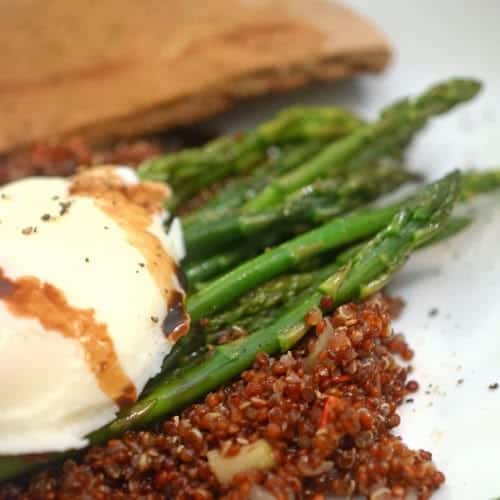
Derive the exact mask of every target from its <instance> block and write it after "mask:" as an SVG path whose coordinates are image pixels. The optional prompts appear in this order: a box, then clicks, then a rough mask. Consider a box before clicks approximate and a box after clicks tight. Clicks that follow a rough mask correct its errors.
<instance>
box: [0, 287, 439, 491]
mask: <svg viewBox="0 0 500 500" xmlns="http://www.w3.org/2000/svg"><path fill="white" fill-rule="evenodd" d="M389 305H390V303H389V302H388V301H387V300H386V299H384V298H383V297H381V296H378V297H376V298H374V299H372V300H370V301H368V302H365V303H362V304H348V305H345V306H342V307H340V308H338V309H337V310H336V311H335V312H334V314H333V315H332V316H331V317H330V318H329V321H330V322H331V325H333V335H332V337H331V339H330V342H329V344H328V346H327V349H325V350H324V351H323V353H324V354H322V355H321V356H319V359H318V360H317V362H316V364H315V366H314V368H313V369H312V371H310V372H309V373H306V372H305V370H304V364H303V361H304V357H305V356H306V355H307V354H308V353H309V352H310V348H311V347H312V345H313V344H314V342H313V340H314V336H315V335H320V336H321V335H324V334H325V330H324V329H321V328H320V329H319V330H321V332H319V333H311V334H310V335H311V338H310V339H309V340H306V341H305V342H304V343H303V345H302V346H299V347H298V348H296V349H295V350H294V351H293V352H290V353H288V354H285V355H283V356H281V357H279V358H276V359H274V358H270V357H268V356H267V355H265V354H259V355H258V356H257V359H256V361H255V364H254V366H253V367H252V369H250V370H247V371H246V372H244V373H243V374H242V375H241V377H240V378H239V379H237V380H236V381H235V382H233V383H232V384H231V385H228V386H227V387H223V388H221V389H219V390H218V391H216V392H213V393H211V394H209V395H207V397H206V398H205V400H204V402H201V403H198V404H194V405H192V406H190V407H188V408H186V409H185V410H184V411H183V412H182V413H180V415H178V416H175V417H172V418H169V419H168V420H165V421H164V422H163V423H161V424H158V425H157V426H156V427H155V428H154V429H152V430H149V431H143V432H129V433H127V434H126V435H125V436H124V437H123V439H120V440H112V441H109V442H108V443H107V444H106V445H105V446H102V447H93V448H91V449H90V450H88V451H87V452H85V453H84V455H83V457H82V458H81V459H80V460H79V461H77V462H74V461H70V460H68V461H66V462H65V463H64V465H63V466H62V467H60V468H57V469H53V470H50V471H44V472H41V473H39V474H37V475H35V476H33V477H32V478H30V479H28V480H25V482H22V481H19V482H10V483H5V484H3V485H2V486H0V499H1V500H7V499H9V500H10V499H42V498H43V499H54V500H55V499H60V500H66V499H89V498H96V499H131V498H132V499H134V498H137V499H138V498H142V499H149V500H154V499H163V498H174V499H186V500H187V499H192V500H204V499H214V498H225V499H231V500H241V499H245V498H248V497H249V496H250V495H257V494H261V495H262V494H263V493H266V492H267V493H271V494H272V495H274V497H275V498H277V499H283V500H285V499H286V500H288V499H296V498H310V499H314V500H320V499H323V498H325V497H324V496H323V495H327V494H329V493H333V494H335V495H344V496H348V495H351V494H362V495H366V496H370V495H371V497H370V498H373V499H377V500H382V499H384V500H385V499H392V498H395V499H396V498H404V497H405V495H406V494H407V493H408V492H409V491H413V492H414V493H416V494H417V496H418V498H419V499H426V498H429V497H430V495H431V494H432V493H433V492H434V491H435V490H436V489H437V488H439V486H440V485H441V484H442V483H443V481H444V475H443V474H442V473H441V472H440V471H438V470H437V469H436V468H435V466H434V464H433V463H432V456H431V454H430V453H429V452H426V451H423V450H418V451H412V450H410V449H408V448H407V447H406V445H405V444H403V442H402V441H401V440H400V438H398V437H396V436H394V435H393V434H392V433H391V430H392V429H393V428H394V427H395V426H397V425H398V424H399V421H400V418H399V415H398V414H397V413H396V411H397V408H398V407H399V406H400V405H401V404H402V403H403V401H404V399H405V396H407V394H408V393H409V392H412V391H414V390H416V389H417V388H418V385H417V384H416V383H413V382H412V381H408V380H407V377H408V369H407V368H405V367H403V366H401V365H399V364H398V363H397V361H396V358H395V355H399V356H402V357H403V358H405V359H407V358H411V355H412V351H411V350H410V349H409V348H408V346H407V345H406V343H405V341H404V339H403V338H402V337H401V336H395V335H393V334H392V329H391V328H390V317H389ZM315 323H316V321H315ZM315 330H316V329H314V328H313V329H312V332H314V331H315ZM330 333H331V332H330ZM258 439H265V440H267V441H268V443H269V444H270V445H271V446H272V448H273V451H274V454H275V461H276V466H275V467H274V468H273V469H271V470H267V471H253V472H252V471H251V472H247V473H245V474H239V475H237V476H235V477H234V478H233V480H232V482H231V483H230V484H228V485H222V484H220V483H219V482H218V481H217V479H216V477H215V476H214V474H213V472H212V471H211V469H210V467H209V465H208V462H207V458H206V453H207V451H209V450H213V449H219V450H224V454H225V455H226V456H232V455H235V454H237V453H238V451H239V449H240V447H241V446H244V445H246V444H248V443H252V442H255V441H256V440H258ZM254 498H257V496H255V497H254ZM258 498H264V497H262V496H261V497H258Z"/></svg>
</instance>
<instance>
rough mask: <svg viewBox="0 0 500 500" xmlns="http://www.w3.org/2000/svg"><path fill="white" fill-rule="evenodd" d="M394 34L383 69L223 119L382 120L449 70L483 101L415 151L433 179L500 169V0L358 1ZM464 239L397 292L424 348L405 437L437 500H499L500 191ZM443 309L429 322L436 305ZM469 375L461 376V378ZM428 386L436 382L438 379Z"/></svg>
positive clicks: (404, 278) (355, 2) (442, 249)
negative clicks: (432, 473) (479, 84)
mask: <svg viewBox="0 0 500 500" xmlns="http://www.w3.org/2000/svg"><path fill="white" fill-rule="evenodd" d="M346 3H347V4H350V5H352V6H353V7H354V8H356V9H357V10H358V11H359V12H364V13H365V14H366V15H367V16H369V17H370V18H371V19H373V20H374V21H376V22H377V23H378V24H379V26H380V27H381V28H382V29H383V30H384V31H385V32H386V33H387V35H388V36H389V38H390V39H391V40H392V42H393V43H394V46H395V47H396V49H397V57H396V59H395V61H394V63H393V65H392V66H391V68H390V70H389V71H387V72H386V73H385V74H384V75H383V76H379V77H365V78H359V79H357V80H355V81H354V82H352V81H351V82H344V83H341V84H336V85H333V86H332V85H330V86H317V87H316V88H314V89H312V90H310V91H301V92H296V93H294V94H293V95H292V96H287V97H277V98H265V99H262V101H261V103H260V105H257V106H256V105H254V104H253V105H251V106H247V107H243V108H240V109H239V111H238V112H237V113H230V114H228V115H226V116H225V117H224V118H223V119H222V120H219V122H220V123H222V124H223V125H224V126H225V127H228V128H231V129H239V128H245V127H247V126H250V125H252V124H254V123H256V122H258V121H260V120H262V119H263V118H265V117H267V116H269V115H271V114H272V113H273V112H274V111H275V110H276V109H279V108H281V107H284V106H285V105H288V104H290V103H297V102H302V103H340V104H342V105H347V106H350V107H352V108H354V109H356V110H359V111H361V112H363V113H364V114H365V115H367V116H374V115H375V113H376V111H377V110H378V109H380V107H381V106H382V105H384V104H385V103H387V102H389V101H391V100H392V99H394V98H396V97H398V96H402V95H406V94H411V93H415V92H418V91H420V90H422V89H424V88H425V87H426V86H427V85H429V84H431V83H433V82H435V81H437V80H439V79H442V78H448V77H450V76H460V75H462V76H472V77H476V78H480V79H481V80H483V81H484V83H485V89H484V91H483V93H482V94H481V97H480V98H477V99H475V100H474V101H473V102H472V103H471V104H468V105H466V106H463V107H461V108H460V109H458V110H456V111H453V112H452V113H450V114H449V115H447V116H446V117H444V118H439V119H437V120H435V121H434V122H433V124H432V125H431V126H430V127H428V129H426V131H425V132H424V133H422V134H421V135H420V136H419V138H418V140H417V141H416V142H415V144H414V145H413V147H412V148H411V151H410V164H411V165H413V166H414V167H415V168H417V169H418V170H420V171H421V172H424V173H425V174H426V175H427V176H428V177H430V178H435V177H438V176H440V175H441V174H443V173H444V172H446V171H448V170H450V169H452V168H454V167H468V166H472V165H481V166H493V165H495V164H496V165H497V166H499V167H500V57H499V55H498V51H499V49H500V29H498V24H499V22H500V1H497V0H481V1H473V0H469V1H466V0H462V1H457V0H440V1H438V0H432V1H431V0H425V1H423V0H420V1H419V2H411V1H410V0H401V1H395V0H370V1H369V2H368V1H366V0H348V1H346ZM474 210H475V213H476V215H477V220H476V222H475V223H474V225H473V226H472V227H470V228H468V229H467V230H466V231H464V232H463V233H462V234H460V235H459V236H456V237H454V238H453V239H452V240H450V241H448V242H445V243H442V244H440V245H439V246H437V247H433V248H430V249H428V250H425V251H422V252H420V253H419V254H418V255H416V256H414V258H413V259H412V260H411V262H410V263H409V264H408V265H407V266H406V267H405V269H404V271H402V272H401V274H400V275H399V276H398V278H397V279H396V280H395V282H394V284H393V286H392V290H393V292H394V293H396V294H398V295H400V296H402V297H403V298H404V300H405V301H406V302H407V307H406V309H405V311H404V314H403V316H402V318H401V319H400V320H399V321H398V322H397V324H396V328H397V329H398V330H400V331H402V332H404V333H405V335H406V337H407V339H408V340H409V341H410V343H411V345H412V347H413V348H414V349H415V351H416V357H415V360H414V362H413V365H414V366H415V373H414V376H415V378H416V379H417V380H418V381H419V382H420V385H421V389H420V391H419V392H418V393H417V395H416V396H415V402H414V403H412V404H406V405H404V407H403V408H402V410H401V416H402V425H401V427H400V432H401V433H402V435H403V437H404V440H405V442H406V443H408V444H409V445H410V446H412V447H414V448H424V449H427V450H430V451H432V453H433V455H434V459H435V462H436V463H437V465H438V467H439V468H440V469H441V470H443V471H444V473H445V474H446V477H447V481H446V484H445V486H444V487H443V488H442V489H441V490H440V491H439V492H438V493H437V494H436V495H435V496H434V497H433V498H435V499H436V500H462V499H463V500H476V499H477V500H488V499H492V498H494V497H496V496H500V473H498V466H497V464H498V455H499V453H500V431H499V429H498V423H499V422H500V389H498V390H496V391H495V390H490V389H489V388H488V386H489V385H490V384H492V383H495V382H499V383H500V245H499V241H500V240H499V235H500V195H499V194H496V195H494V196H492V197H489V198H488V199H483V200H481V201H480V202H479V203H476V204H475V206H474ZM433 308H437V309H438V310H439V312H438V314H437V315H436V316H433V317H431V316H430V315H429V311H430V310H431V309H433ZM459 380H463V382H462V383H459ZM429 384H432V386H430V385H429Z"/></svg>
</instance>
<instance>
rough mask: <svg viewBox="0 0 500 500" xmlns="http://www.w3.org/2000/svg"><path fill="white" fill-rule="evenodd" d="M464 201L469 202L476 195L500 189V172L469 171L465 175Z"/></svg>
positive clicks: (496, 170) (494, 170)
mask: <svg viewBox="0 0 500 500" xmlns="http://www.w3.org/2000/svg"><path fill="white" fill-rule="evenodd" d="M462 177H463V182H462V184H463V189H462V190H463V199H464V200H469V199H470V198H473V197H474V196H475V195H478V194H483V193H489V192H491V191H495V190H497V189H498V188H500V170H498V169H490V170H469V171H467V172H465V173H464V174H463V175H462Z"/></svg>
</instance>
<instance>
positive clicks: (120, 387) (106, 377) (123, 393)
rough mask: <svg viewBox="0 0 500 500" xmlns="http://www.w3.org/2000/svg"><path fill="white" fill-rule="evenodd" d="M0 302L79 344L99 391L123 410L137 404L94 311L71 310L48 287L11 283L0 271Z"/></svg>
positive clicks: (36, 282)
mask: <svg viewBox="0 0 500 500" xmlns="http://www.w3.org/2000/svg"><path fill="white" fill-rule="evenodd" d="M0 300H1V301H3V302H4V303H5V305H6V306H7V308H8V309H9V311H10V312H11V313H12V314H15V315H16V316H20V317H24V318H33V319H37V320H38V321H39V322H40V323H41V324H42V326H43V327H44V328H46V329H50V330H56V331H58V332H60V333H61V334H62V335H63V336H64V337H66V338H70V339H74V340H76V341H78V343H79V344H80V345H81V347H82V349H83V350H84V353H85V359H86V361H87V363H88V364H89V367H90V369H91V371H92V373H93V374H94V376H95V377H96V380H97V382H98V384H99V387H100V388H101V390H102V391H103V392H104V393H105V394H106V395H107V396H109V398H110V399H112V400H113V401H115V402H116V404H117V405H118V406H119V407H120V408H124V407H126V406H129V405H130V404H132V403H134V402H135V401H136V400H137V392H136V389H135V386H134V384H133V383H132V382H131V380H130V379H129V377H128V375H127V374H126V373H125V371H124V370H123V368H122V366H121V364H120V361H119V359H118V356H117V353H116V351H115V349H114V345H113V340H112V339H111V337H110V336H109V333H108V331H107V327H106V325H104V324H102V323H98V322H97V321H96V319H95V317H94V310H93V309H78V308H75V307H72V306H71V305H70V304H69V303H68V301H67V300H66V297H65V296H64V294H63V293H62V292H61V291H60V290H59V289H57V288H56V287H55V286H53V285H51V284H50V283H42V282H41V281H40V280H38V279H37V278H35V277H32V276H26V277H22V278H17V279H15V280H11V279H9V278H7V277H6V276H5V274H4V271H3V269H2V268H0Z"/></svg>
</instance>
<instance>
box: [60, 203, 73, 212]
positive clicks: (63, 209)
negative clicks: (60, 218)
mask: <svg viewBox="0 0 500 500" xmlns="http://www.w3.org/2000/svg"><path fill="white" fill-rule="evenodd" d="M59 206H60V207H61V209H60V210H59V215H64V214H65V213H66V212H67V211H68V210H69V207H70V206H71V201H60V202H59Z"/></svg>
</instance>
